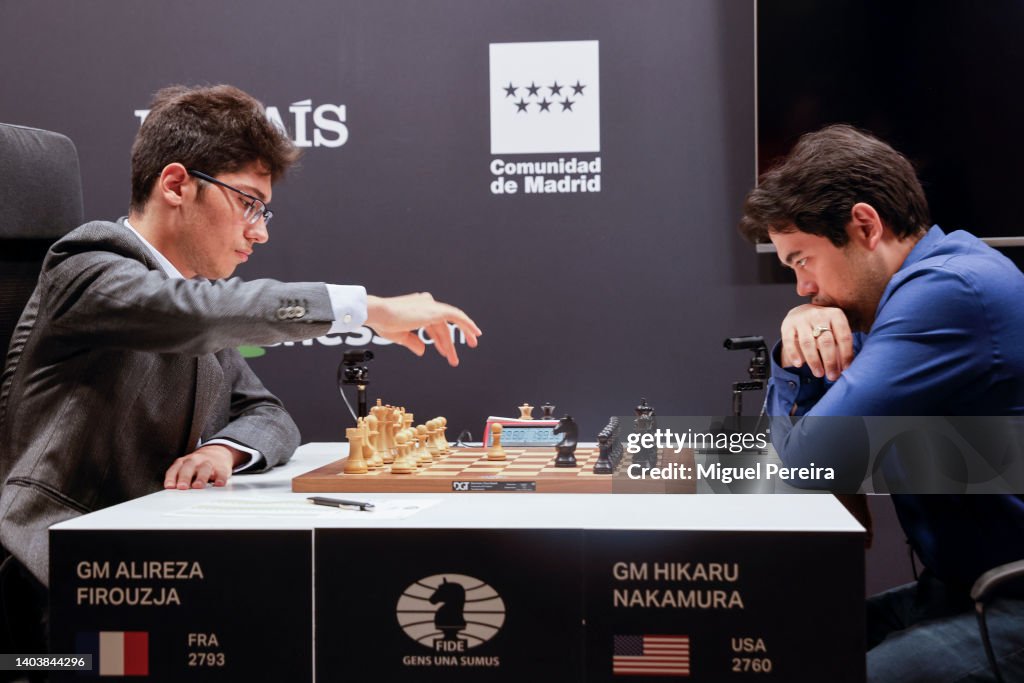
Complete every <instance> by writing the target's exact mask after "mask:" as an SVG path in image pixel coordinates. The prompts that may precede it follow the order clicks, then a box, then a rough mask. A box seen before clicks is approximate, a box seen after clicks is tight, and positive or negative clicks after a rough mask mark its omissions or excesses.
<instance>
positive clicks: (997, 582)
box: [971, 560, 1024, 683]
mask: <svg viewBox="0 0 1024 683" xmlns="http://www.w3.org/2000/svg"><path fill="white" fill-rule="evenodd" d="M1021 577H1024V560H1018V561H1017V562H1010V563H1008V564H1004V565H1001V566H999V567H995V568H993V569H990V570H988V571H987V572H985V573H984V574H982V575H981V576H979V577H978V580H977V581H975V582H974V587H973V588H971V600H974V609H975V611H976V612H977V613H978V628H979V629H980V630H981V641H982V642H983V643H984V644H985V655H986V656H987V657H988V663H989V666H990V667H991V668H992V674H993V675H994V676H995V678H996V681H997V682H998V683H1003V676H1002V673H1001V672H1000V671H999V664H998V662H997V661H996V656H995V652H993V650H992V642H991V641H990V640H989V637H988V623H987V622H986V621H985V608H986V607H988V605H989V604H990V603H991V602H992V601H994V600H995V599H996V598H997V597H999V595H1000V594H1001V591H1002V589H1004V588H1005V587H1007V586H1010V585H1019V584H1018V583H1017V581H1018V579H1021Z"/></svg>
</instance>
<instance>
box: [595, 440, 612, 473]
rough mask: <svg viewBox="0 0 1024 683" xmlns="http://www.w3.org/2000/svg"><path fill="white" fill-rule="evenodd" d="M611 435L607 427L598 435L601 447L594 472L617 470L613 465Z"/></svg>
mask: <svg viewBox="0 0 1024 683" xmlns="http://www.w3.org/2000/svg"><path fill="white" fill-rule="evenodd" d="M609 437H610V435H609V434H608V430H607V429H605V430H604V431H602V432H601V433H600V434H598V436H597V443H598V444H599V448H598V451H597V462H595V463H594V474H611V473H612V472H614V471H615V469H614V468H613V467H612V458H611V453H612V447H611V444H610V443H609Z"/></svg>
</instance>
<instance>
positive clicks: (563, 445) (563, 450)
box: [551, 415, 579, 467]
mask: <svg viewBox="0 0 1024 683" xmlns="http://www.w3.org/2000/svg"><path fill="white" fill-rule="evenodd" d="M551 431H552V432H553V433H554V434H562V435H563V436H562V440H561V441H559V442H558V444H557V445H556V446H555V449H556V450H557V452H558V455H557V457H555V467H576V438H577V436H579V427H578V426H577V425H576V423H575V422H574V421H573V419H572V416H571V415H566V416H565V417H563V418H562V419H561V420H559V421H558V424H557V425H556V426H555V428H554V429H553V430H551Z"/></svg>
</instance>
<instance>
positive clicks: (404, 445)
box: [391, 431, 416, 474]
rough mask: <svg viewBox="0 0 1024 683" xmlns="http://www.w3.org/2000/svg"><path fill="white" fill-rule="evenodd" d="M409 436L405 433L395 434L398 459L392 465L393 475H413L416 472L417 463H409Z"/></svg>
mask: <svg viewBox="0 0 1024 683" xmlns="http://www.w3.org/2000/svg"><path fill="white" fill-rule="evenodd" d="M408 444H409V435H408V434H406V433H405V432H404V431H403V432H398V433H397V434H395V446H396V448H397V449H398V457H396V458H395V461H394V462H393V463H391V474H412V473H413V472H415V471H416V465H415V463H411V462H409V457H408V452H409V446H408Z"/></svg>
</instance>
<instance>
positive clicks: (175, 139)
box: [131, 85, 299, 212]
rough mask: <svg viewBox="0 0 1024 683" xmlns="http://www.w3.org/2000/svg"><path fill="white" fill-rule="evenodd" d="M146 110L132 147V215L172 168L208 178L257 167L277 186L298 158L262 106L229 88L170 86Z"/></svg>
mask: <svg viewBox="0 0 1024 683" xmlns="http://www.w3.org/2000/svg"><path fill="white" fill-rule="evenodd" d="M150 108H151V109H150V112H149V116H147V117H146V120H145V122H144V123H143V124H142V126H141V127H140V128H139V133H138V135H136V136H135V143H134V144H133V145H132V199H131V208H132V210H133V211H139V212H141V211H142V210H143V207H144V206H145V204H146V201H147V200H148V199H149V194H150V192H151V191H152V190H153V184H154V183H155V182H156V180H157V178H159V177H160V173H161V172H162V171H163V169H164V167H165V166H167V165H168V164H171V163H174V162H178V163H180V164H182V165H183V166H185V168H188V169H196V170H199V171H203V172H204V173H209V174H210V175H217V174H218V173H224V172H228V173H230V172H233V171H237V170H238V169H240V168H243V167H245V166H248V165H249V164H251V163H253V162H259V163H261V164H263V165H264V166H265V167H266V169H267V171H268V172H269V173H270V178H271V182H276V181H277V180H278V179H279V178H280V177H281V176H283V175H284V173H285V171H287V170H288V168H289V167H290V166H291V165H292V164H294V163H295V162H296V161H297V160H298V158H299V150H298V148H296V147H295V145H294V144H292V141H291V140H289V139H288V137H287V136H286V135H285V134H284V133H283V132H282V131H281V130H279V129H278V128H276V127H275V126H274V125H273V124H272V123H270V121H268V120H267V117H266V114H265V112H264V109H263V105H262V104H260V103H259V101H257V100H256V99H255V98H253V97H252V96H251V95H249V94H247V93H245V92H242V91H241V90H239V89H238V88H235V87H233V86H230V85H214V86H208V87H187V86H182V85H174V86H170V87H167V88H163V89H162V90H160V91H159V92H157V93H156V95H154V96H153V102H152V104H151V105H150Z"/></svg>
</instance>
